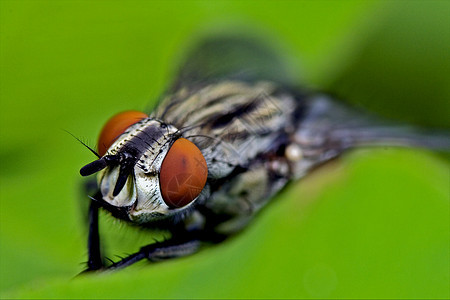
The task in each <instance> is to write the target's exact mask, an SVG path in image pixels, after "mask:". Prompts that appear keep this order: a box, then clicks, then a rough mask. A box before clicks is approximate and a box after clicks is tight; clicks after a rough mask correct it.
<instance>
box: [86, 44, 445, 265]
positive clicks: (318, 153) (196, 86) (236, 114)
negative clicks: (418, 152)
mask: <svg viewBox="0 0 450 300" xmlns="http://www.w3.org/2000/svg"><path fill="white" fill-rule="evenodd" d="M287 74H288V72H287V71H286V70H285V69H284V68H283V65H282V63H281V62H280V59H279V58H278V57H277V56H276V55H275V54H273V53H272V52H271V51H270V50H268V49H266V48H264V47H262V46H260V45H259V44H258V43H256V42H252V41H247V40H243V39H238V38H221V39H210V40H206V41H205V42H204V43H203V44H201V45H199V47H198V48H197V49H195V51H193V52H192V54H191V55H190V56H188V58H187V60H186V63H185V64H184V65H183V66H182V68H181V71H180V73H179V76H178V80H176V82H175V83H174V84H173V86H172V88H171V89H169V91H168V93H167V95H166V96H165V97H164V98H163V100H162V101H161V102H160V103H159V104H158V106H157V107H156V109H155V110H154V111H153V112H152V113H150V114H149V115H147V114H144V113H142V112H137V111H128V112H124V113H120V114H118V115H116V116H115V117H113V118H112V119H110V120H109V121H108V122H107V123H106V125H105V126H104V128H103V129H102V131H101V133H100V137H99V140H98V149H97V152H96V151H93V150H92V151H93V152H94V153H95V154H96V155H97V156H98V159H97V160H95V161H93V162H91V163H89V164H87V165H86V166H84V167H83V168H81V170H80V173H81V175H83V176H88V175H92V174H95V173H96V174H97V184H98V189H97V192H96V193H95V194H94V195H92V196H91V197H90V199H91V204H90V208H89V222H90V229H89V237H88V255H89V259H88V264H87V265H88V266H87V271H93V270H99V269H118V268H123V267H126V266H129V265H131V264H133V263H135V262H137V261H140V260H142V259H148V260H150V261H159V260H165V259H170V258H176V257H181V256H186V255H190V254H193V253H195V252H197V251H199V250H200V249H201V248H203V247H204V246H207V245H211V244H215V243H219V242H222V241H224V240H226V239H227V238H228V237H230V236H232V235H234V234H236V233H238V232H240V231H241V230H242V229H244V228H245V227H246V226H247V225H248V224H249V222H251V221H252V219H253V217H254V216H255V215H256V214H257V213H258V211H260V210H261V209H262V208H263V207H264V206H265V205H266V204H267V203H268V202H269V201H270V200H271V199H273V197H274V196H275V195H276V194H277V193H278V192H279V191H280V190H281V189H282V188H284V187H285V186H286V185H287V184H288V183H289V182H291V181H294V180H298V179H300V178H301V177H303V176H305V175H307V174H308V172H309V171H310V170H312V169H313V168H314V167H316V166H318V165H320V164H323V163H324V162H326V161H328V160H330V159H332V158H334V157H337V156H339V155H340V154H342V153H343V152H344V151H347V150H348V149H351V148H355V147H362V146H377V145H400V146H422V147H428V148H440V149H448V148H450V139H449V137H448V135H445V134H441V135H438V134H430V133H429V132H424V133H419V132H418V131H417V130H412V129H411V128H408V127H399V126H387V125H386V123H385V122H381V121H378V120H376V119H373V118H370V117H368V116H367V115H364V114H362V113H361V112H358V111H355V110H353V109H351V108H349V107H347V106H345V105H344V104H342V103H339V102H337V101H335V100H333V99H332V98H330V97H328V96H327V95H323V94H319V93H313V92H309V91H302V90H299V89H296V88H293V86H294V85H293V84H292V83H291V81H290V79H289V76H288V75H287ZM99 209H105V210H107V211H109V212H110V213H111V215H112V216H113V217H115V218H119V219H122V220H125V221H127V222H130V223H134V224H136V225H138V226H142V227H145V228H150V229H151V228H154V229H159V230H165V231H167V232H169V233H170V238H168V239H167V240H165V241H163V242H154V243H151V244H149V245H146V246H143V247H142V248H141V249H139V250H138V251H137V252H136V253H134V254H131V255H129V256H127V257H125V258H123V259H121V260H120V261H118V262H115V263H111V264H106V263H105V262H104V259H103V257H102V255H101V253H100V237H99V229H98V210H99Z"/></svg>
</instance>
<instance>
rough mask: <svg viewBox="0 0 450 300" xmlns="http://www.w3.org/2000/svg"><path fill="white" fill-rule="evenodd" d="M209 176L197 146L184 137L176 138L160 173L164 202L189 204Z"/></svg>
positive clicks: (175, 206) (178, 204)
mask: <svg viewBox="0 0 450 300" xmlns="http://www.w3.org/2000/svg"><path fill="white" fill-rule="evenodd" d="M207 177H208V166H207V165H206V160H205V158H204V157H203V155H202V153H201V152H200V150H199V149H198V148H197V146H195V145H194V144H193V143H192V142H190V141H188V140H187V139H184V138H180V139H178V140H176V141H175V143H173V145H172V147H171V148H170V149H169V152H168V153H167V155H166V157H165V158H164V161H163V163H162V165H161V170H160V173H159V182H160V186H161V194H162V197H163V200H164V202H165V203H166V204H167V205H168V206H169V207H171V208H179V207H183V206H185V205H187V204H189V203H190V202H192V200H194V199H195V198H196V197H197V196H198V195H199V194H200V192H201V191H202V190H203V187H204V186H205V183H206V178H207Z"/></svg>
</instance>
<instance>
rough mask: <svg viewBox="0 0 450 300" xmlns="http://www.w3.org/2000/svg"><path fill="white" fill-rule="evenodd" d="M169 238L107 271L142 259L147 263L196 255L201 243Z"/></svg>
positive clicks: (132, 255) (143, 249) (128, 257)
mask: <svg viewBox="0 0 450 300" xmlns="http://www.w3.org/2000/svg"><path fill="white" fill-rule="evenodd" d="M183 240H184V241H182V240H180V239H176V238H171V239H169V240H166V241H164V242H156V243H153V244H150V245H147V246H144V247H142V248H141V249H140V250H139V251H138V252H136V253H134V254H131V255H129V256H127V257H125V258H123V259H122V260H120V261H118V262H116V263H114V264H112V265H111V266H109V267H108V268H107V269H108V270H116V269H121V268H124V267H127V266H130V265H132V264H134V263H136V262H138V261H140V260H142V259H145V258H146V259H148V260H149V261H152V262H155V261H161V260H165V259H170V258H176V257H183V256H187V255H191V254H194V253H196V252H197V251H198V250H199V249H200V247H201V245H202V242H201V241H200V240H199V239H195V238H193V239H192V240H188V239H183Z"/></svg>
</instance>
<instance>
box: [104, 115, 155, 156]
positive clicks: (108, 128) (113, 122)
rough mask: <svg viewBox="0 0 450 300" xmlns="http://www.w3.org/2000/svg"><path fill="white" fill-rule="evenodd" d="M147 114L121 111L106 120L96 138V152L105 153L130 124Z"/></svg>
mask: <svg viewBox="0 0 450 300" xmlns="http://www.w3.org/2000/svg"><path fill="white" fill-rule="evenodd" d="M147 117H148V116H147V115H146V114H144V113H143V112H140V111H136V110H130V111H124V112H121V113H119V114H117V115H115V116H114V117H112V118H111V119H109V120H108V122H106V124H105V126H103V129H102V131H101V133H100V136H99V138H98V154H99V155H100V156H103V155H105V153H106V151H107V150H108V149H109V147H111V145H112V144H113V143H114V141H115V140H116V139H117V138H118V137H119V136H120V135H121V134H122V133H124V132H125V130H126V129H127V128H128V127H130V126H131V125H133V124H135V123H137V122H139V121H140V120H142V119H145V118H147Z"/></svg>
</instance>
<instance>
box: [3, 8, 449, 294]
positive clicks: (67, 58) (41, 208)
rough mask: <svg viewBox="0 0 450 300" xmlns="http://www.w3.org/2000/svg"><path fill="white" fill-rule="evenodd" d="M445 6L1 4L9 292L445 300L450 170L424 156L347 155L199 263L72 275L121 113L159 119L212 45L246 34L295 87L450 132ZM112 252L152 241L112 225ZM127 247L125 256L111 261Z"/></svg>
mask: <svg viewBox="0 0 450 300" xmlns="http://www.w3.org/2000/svg"><path fill="white" fill-rule="evenodd" d="M449 15H450V2H448V1H436V2H435V1H426V2H425V1H424V2H414V1H408V2H407V1H402V2H391V1H387V2H375V1H345V2H338V1H314V2H313V1H311V2H309V1H258V2H257V1H239V2H238V1H127V2H122V1H97V2H92V1H34V0H33V1H6V0H2V1H0V84H1V86H0V114H1V120H0V121H1V124H0V134H1V135H0V143H1V148H0V179H1V181H0V184H1V187H0V196H1V198H0V201H1V202H0V203H1V206H0V208H1V210H0V213H1V215H0V222H1V223H0V225H1V227H0V239H1V240H0V242H1V245H0V291H1V297H2V298H6V297H24V298H34V297H40V298H66V297H68V298H121V297H124V298H143V297H144V298H151V297H154V298H164V297H171V298H202V297H203V298H204V297H206V298H210V297H220V298H231V297H241V298H250V297H260V298H270V297H277V298H327V297H331V298H397V297H401V298H449V297H450V292H449V282H450V271H449V270H450V232H449V231H450V229H449V228H450V206H449V193H450V174H449V162H448V159H446V158H445V157H444V156H440V155H438V154H436V153H433V152H430V151H426V150H419V149H394V148H380V149H362V150H356V151H352V152H349V153H348V154H346V155H344V156H343V157H342V158H341V159H339V160H335V161H333V162H331V163H330V164H328V165H327V166H324V167H322V168H320V169H319V170H317V171H316V172H314V173H313V174H311V175H310V176H309V177H308V178H305V179H304V180H302V181H301V182H299V183H296V184H293V185H291V186H290V187H289V188H288V189H286V190H285V191H284V192H283V193H282V194H281V195H279V197H277V198H276V199H275V200H274V203H272V204H271V205H270V206H269V207H268V208H267V209H266V210H264V211H263V213H262V214H261V215H260V216H259V217H258V218H257V219H256V220H255V222H254V223H253V224H252V226H250V228H248V230H246V231H245V232H244V233H243V234H241V235H239V236H238V237H236V238H234V239H233V240H231V241H229V242H226V243H224V244H222V245H219V246H216V247H213V248H210V249H207V250H205V251H203V252H201V253H199V254H197V255H194V256H191V257H188V258H183V259H178V260H172V261H169V262H165V263H161V264H156V265H150V264H148V263H147V262H143V263H140V264H137V265H135V266H133V267H130V268H129V269H126V270H123V271H120V272H116V273H103V274H98V275H95V274H94V275H92V276H85V277H78V278H74V276H75V275H76V274H77V273H78V272H79V271H81V270H82V269H83V265H82V262H84V261H85V260H86V248H85V247H86V246H85V244H86V241H85V239H86V230H87V228H86V220H85V218H84V209H85V208H86V202H87V200H88V199H87V198H86V197H85V195H84V194H83V193H82V191H81V184H82V182H83V181H82V179H81V178H80V176H79V174H78V170H79V168H80V167H81V166H83V165H84V164H85V163H87V162H89V161H91V160H92V159H93V157H92V154H90V153H89V152H88V151H87V150H86V149H85V148H84V147H82V146H81V145H80V144H79V143H78V142H76V141H75V140H74V139H73V138H72V137H71V136H70V135H68V134H67V133H66V132H64V130H67V131H70V132H71V133H73V134H74V135H76V136H78V137H80V138H81V139H82V140H83V141H86V142H87V143H88V144H90V145H92V146H95V142H96V138H97V134H98V132H99V130H100V128H101V126H102V125H103V123H104V122H105V121H106V120H107V118H109V117H110V116H111V115H113V114H114V113H116V112H119V111H121V110H126V109H147V108H149V107H151V105H152V103H154V102H155V101H156V100H157V99H158V97H159V95H161V93H162V92H163V91H164V89H165V87H166V86H167V85H168V84H169V83H170V80H171V78H172V76H173V72H172V71H173V70H174V67H176V62H177V61H178V58H179V57H180V54H182V53H183V49H185V47H186V45H190V44H191V43H192V42H193V41H194V40H195V39H196V37H197V36H199V34H200V33H205V32H208V31H214V30H216V29H227V28H234V29H232V30H235V31H239V30H241V29H240V28H250V29H252V30H255V31H257V32H258V34H260V35H261V34H262V35H265V36H266V37H267V39H268V40H271V41H272V43H275V44H279V45H282V46H280V47H283V48H284V49H286V53H288V54H289V55H291V56H292V57H295V59H296V61H295V62H293V67H295V69H298V72H299V74H300V76H299V78H298V84H299V85H304V86H307V87H311V88H316V89H321V90H325V91H328V92H330V93H332V94H334V95H336V96H337V97H339V98H342V99H345V101H349V102H351V103H353V104H354V105H356V106H359V107H364V108H366V109H368V110H370V111H373V112H375V113H378V114H379V115H382V116H384V117H388V118H392V119H395V120H399V121H402V122H408V123H413V124H417V125H421V126H428V127H441V128H442V127H443V128H447V129H448V128H449V127H450V126H449V125H450V124H449V118H448V116H449V112H450V101H449V99H450V89H449V87H450V52H449V51H448V46H449V45H450V21H449V18H448V16H449ZM102 217H103V218H102V224H101V225H102V228H103V231H104V232H103V234H104V235H105V239H106V240H105V246H106V247H107V248H106V250H107V251H108V255H110V256H111V258H113V259H115V258H116V257H114V256H113V254H119V255H124V254H125V253H126V252H132V251H134V250H136V249H138V248H139V246H141V245H143V244H145V243H146V242H147V241H151V238H152V236H151V235H149V234H148V233H143V232H138V231H136V230H134V229H130V228H128V227H127V226H124V225H123V224H120V223H118V222H116V221H114V220H112V219H111V218H109V217H108V216H106V215H102ZM116 249H117V250H116Z"/></svg>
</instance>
